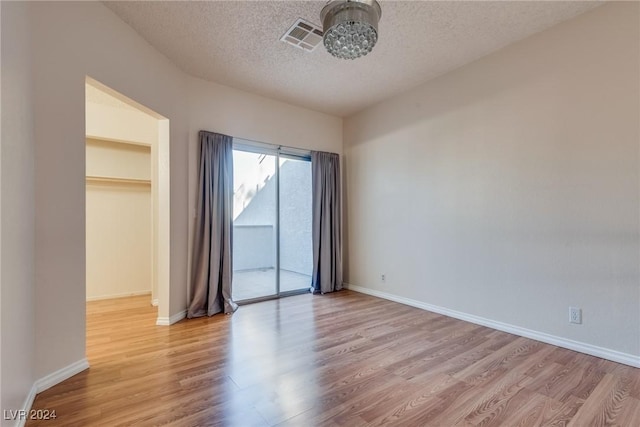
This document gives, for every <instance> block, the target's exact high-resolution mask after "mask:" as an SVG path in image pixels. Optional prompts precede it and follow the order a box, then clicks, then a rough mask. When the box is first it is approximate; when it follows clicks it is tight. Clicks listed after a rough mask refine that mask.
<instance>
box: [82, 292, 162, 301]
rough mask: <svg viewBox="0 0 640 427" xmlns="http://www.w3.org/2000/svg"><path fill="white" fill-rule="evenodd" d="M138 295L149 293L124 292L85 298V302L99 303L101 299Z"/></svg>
mask: <svg viewBox="0 0 640 427" xmlns="http://www.w3.org/2000/svg"><path fill="white" fill-rule="evenodd" d="M140 295H151V291H138V292H126V293H123V294H112V295H99V296H97V297H87V301H100V300H103V299H114V298H126V297H137V296H140Z"/></svg>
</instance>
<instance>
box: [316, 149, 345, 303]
mask: <svg viewBox="0 0 640 427" xmlns="http://www.w3.org/2000/svg"><path fill="white" fill-rule="evenodd" d="M311 182H312V187H313V195H312V209H313V217H312V223H313V233H312V236H313V276H312V279H311V287H312V289H313V293H322V294H324V293H327V292H333V291H338V290H340V289H342V207H341V206H342V204H341V202H342V200H341V197H340V157H339V156H338V155H337V154H335V153H324V152H319V151H312V152H311Z"/></svg>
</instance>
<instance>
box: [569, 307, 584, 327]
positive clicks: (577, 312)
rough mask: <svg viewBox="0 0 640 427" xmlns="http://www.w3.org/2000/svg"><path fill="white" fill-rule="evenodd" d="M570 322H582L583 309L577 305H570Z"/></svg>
mask: <svg viewBox="0 0 640 427" xmlns="http://www.w3.org/2000/svg"><path fill="white" fill-rule="evenodd" d="M569 323H577V324H578V325H579V324H581V323H582V309H581V308H577V307H569Z"/></svg>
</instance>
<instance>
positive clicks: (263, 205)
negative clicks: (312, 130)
mask: <svg viewBox="0 0 640 427" xmlns="http://www.w3.org/2000/svg"><path fill="white" fill-rule="evenodd" d="M233 168H234V174H233V178H234V185H233V186H234V189H233V190H234V194H233V195H234V204H233V299H234V300H235V301H240V302H242V301H252V300H261V299H266V298H273V297H277V296H280V295H288V294H293V293H299V292H304V291H308V289H309V287H310V286H311V270H312V247H311V162H310V160H309V159H308V157H304V156H293V155H285V154H283V153H281V151H280V150H279V149H275V148H272V149H269V148H264V147H255V146H250V145H243V144H238V143H236V142H235V141H234V150H233Z"/></svg>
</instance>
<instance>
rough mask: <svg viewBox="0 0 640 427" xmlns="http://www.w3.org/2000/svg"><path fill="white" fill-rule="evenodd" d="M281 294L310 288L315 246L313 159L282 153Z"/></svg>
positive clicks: (280, 172)
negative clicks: (312, 223)
mask: <svg viewBox="0 0 640 427" xmlns="http://www.w3.org/2000/svg"><path fill="white" fill-rule="evenodd" d="M278 173H279V182H280V203H279V205H280V224H279V225H280V226H279V229H280V266H279V267H280V268H279V276H280V293H281V294H286V293H288V292H294V291H301V290H308V289H309V288H310V287H311V274H312V272H313V248H312V246H311V244H312V243H311V161H309V160H304V159H299V158H293V157H287V156H284V155H281V156H280V169H279V172H278Z"/></svg>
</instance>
